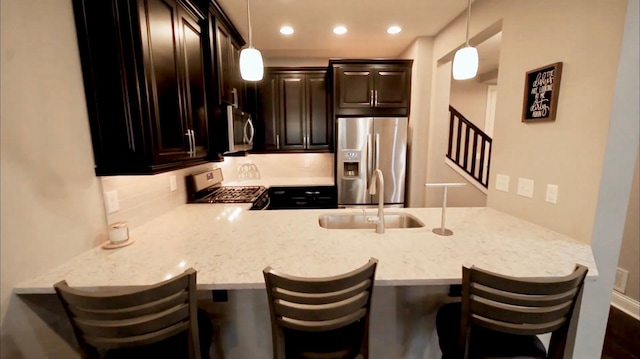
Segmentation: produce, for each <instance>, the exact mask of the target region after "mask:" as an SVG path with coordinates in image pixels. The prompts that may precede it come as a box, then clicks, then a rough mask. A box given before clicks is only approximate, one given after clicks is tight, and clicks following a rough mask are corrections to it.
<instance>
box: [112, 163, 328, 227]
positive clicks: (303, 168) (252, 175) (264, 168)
mask: <svg viewBox="0 0 640 359" xmlns="http://www.w3.org/2000/svg"><path fill="white" fill-rule="evenodd" d="M215 167H219V168H221V169H222V174H223V176H224V182H223V184H224V183H225V182H235V181H242V180H244V179H258V178H261V179H268V178H288V177H297V178H299V177H329V176H330V177H333V154H332V153H299V154H298V153H296V154H260V155H248V156H244V157H225V160H224V162H212V163H208V164H202V165H198V166H194V167H189V168H185V169H181V170H177V171H172V172H166V173H161V174H157V175H153V176H109V177H101V180H102V190H103V192H104V193H106V192H110V191H116V192H117V196H118V204H119V207H120V208H119V210H118V211H116V212H113V213H108V210H107V211H106V212H107V223H113V222H118V221H126V222H128V223H129V228H130V229H135V228H136V227H138V226H140V225H142V224H144V223H146V222H148V221H150V220H152V219H154V218H156V217H158V216H160V215H162V214H164V213H166V212H168V211H170V210H172V209H174V208H176V207H179V206H181V205H183V204H185V203H186V201H187V192H186V185H185V177H186V176H187V175H189V174H193V173H198V172H202V171H205V170H208V169H212V168H215ZM171 176H176V183H177V189H176V190H175V191H171V187H170V178H171ZM106 203H107V200H106V195H105V207H106Z"/></svg>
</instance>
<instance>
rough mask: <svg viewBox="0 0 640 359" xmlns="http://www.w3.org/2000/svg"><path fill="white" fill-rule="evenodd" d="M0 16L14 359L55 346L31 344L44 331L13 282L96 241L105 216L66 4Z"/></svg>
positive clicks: (8, 7)
mask: <svg viewBox="0 0 640 359" xmlns="http://www.w3.org/2000/svg"><path fill="white" fill-rule="evenodd" d="M0 16H1V20H0V24H1V30H0V36H1V40H0V49H1V61H0V66H1V67H0V72H1V73H2V76H0V81H1V82H0V86H1V89H2V90H1V91H0V96H1V102H2V106H0V111H1V112H0V126H1V129H0V134H1V136H2V137H1V140H0V146H1V147H0V148H1V150H0V156H1V165H2V170H1V171H0V178H1V181H2V182H1V185H0V190H1V194H0V206H1V215H2V219H1V222H2V226H1V232H0V247H1V249H0V252H1V256H2V258H1V262H2V270H1V271H0V274H1V278H2V279H1V282H2V284H1V287H0V300H1V303H2V305H1V320H2V337H1V339H2V343H1V345H0V347H1V350H2V356H3V357H5V356H6V357H17V358H19V357H20V355H18V353H17V352H13V350H14V349H15V348H16V345H14V344H16V343H17V345H18V346H24V347H27V348H32V350H34V351H37V350H38V348H41V347H42V346H45V345H55V342H59V341H60V340H59V337H58V336H51V337H49V338H50V340H43V341H40V342H39V341H37V340H35V339H36V336H41V335H42V336H43V337H44V338H46V337H47V335H46V333H50V332H51V330H50V328H48V327H47V326H46V325H44V323H42V322H41V321H40V320H39V319H37V317H36V316H34V315H32V313H28V312H27V311H26V310H25V309H24V308H25V306H24V305H23V304H22V303H20V300H19V299H17V298H16V297H15V296H13V295H12V294H11V292H12V288H13V286H14V285H15V284H16V283H19V282H21V281H23V280H26V279H29V278H31V277H34V276H36V275H38V274H40V273H42V272H43V271H45V270H47V269H50V268H52V267H54V266H56V265H58V264H61V263H63V262H65V261H66V260H67V259H69V258H71V257H73V256H75V255H77V254H79V253H82V252H84V251H85V250H88V249H90V248H92V247H94V246H95V245H97V244H99V243H101V242H102V240H103V236H104V234H105V231H106V220H105V211H104V205H103V201H102V195H101V186H100V180H99V179H98V178H97V177H96V176H95V173H94V171H93V167H94V166H93V154H92V149H91V140H90V136H89V123H88V120H87V114H86V106H85V97H84V90H83V86H82V74H81V71H80V62H79V55H78V49H77V45H76V31H75V25H74V21H73V16H72V11H71V1H68V0H56V1H52V0H31V1H21V0H3V1H2V2H1V10H0ZM9 308H10V309H9ZM8 312H9V313H10V314H11V315H7V313H8ZM49 335H50V334H49ZM61 355H62V354H61Z"/></svg>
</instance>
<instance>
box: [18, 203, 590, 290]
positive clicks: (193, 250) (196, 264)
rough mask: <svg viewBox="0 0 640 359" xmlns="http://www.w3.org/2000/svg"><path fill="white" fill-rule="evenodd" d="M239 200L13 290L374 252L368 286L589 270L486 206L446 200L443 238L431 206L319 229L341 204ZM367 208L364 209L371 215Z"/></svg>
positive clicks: (341, 264) (256, 271)
mask: <svg viewBox="0 0 640 359" xmlns="http://www.w3.org/2000/svg"><path fill="white" fill-rule="evenodd" d="M247 208H248V205H227V204H225V205H204V204H187V205H183V206H181V207H178V208H177V209H175V210H173V211H171V212H169V213H166V214H164V215H162V216H160V217H158V218H156V219H155V220H153V221H150V222H149V223H147V224H144V225H142V226H141V227H139V228H137V229H135V230H134V231H132V233H131V236H132V237H135V238H136V241H135V242H134V243H133V244H131V245H129V246H126V247H122V248H118V249H111V250H106V249H102V248H100V247H98V248H94V249H92V250H90V251H87V252H85V253H82V254H81V255H79V256H77V257H75V258H73V259H71V260H69V261H68V262H66V263H64V264H63V265H61V266H59V267H57V268H54V269H52V270H50V271H48V272H47V273H45V274H43V275H41V276H39V277H37V278H34V279H32V280H29V281H26V282H23V283H21V284H19V285H18V286H17V287H16V288H15V292H16V293H18V294H30V293H53V287H52V286H53V284H54V283H56V282H58V281H59V280H62V279H65V280H67V282H68V283H69V285H71V286H73V287H79V288H85V289H98V288H104V287H128V286H139V285H148V284H153V283H156V282H158V281H162V280H164V279H168V278H170V277H171V276H174V275H177V274H179V273H181V272H182V271H184V269H186V268H189V267H193V268H194V269H196V270H197V271H198V277H197V282H198V288H199V289H202V290H207V289H241V288H264V279H263V274H262V270H263V269H264V268H265V267H267V266H272V267H273V268H274V269H277V270H279V271H282V272H285V273H289V274H292V275H297V276H304V277H318V276H330V275H336V274H340V273H344V272H347V271H350V270H353V269H355V268H357V267H359V266H361V265H363V264H365V263H366V262H367V260H368V259H369V257H375V258H377V259H378V260H379V264H378V270H377V273H376V284H377V285H441V284H455V283H460V280H461V266H462V265H472V264H473V265H476V266H479V267H482V268H484V269H487V270H491V271H495V272H499V273H503V274H506V275H513V276H523V277H548V276H561V275H566V274H568V273H570V272H571V271H572V270H573V268H574V265H575V264H576V263H581V264H584V265H586V266H588V267H589V273H588V277H587V280H594V279H595V278H596V277H597V275H598V273H597V270H596V266H595V261H594V258H593V254H592V251H591V247H590V246H589V245H587V244H584V243H581V242H578V241H576V240H573V239H571V238H569V237H567V236H565V235H562V234H558V233H556V232H553V231H551V230H548V229H545V228H543V227H540V226H538V225H535V224H532V223H530V222H527V221H524V220H521V219H518V218H516V217H513V216H511V215H508V214H505V213H502V212H499V211H496V210H494V209H491V208H484V207H478V208H448V209H447V228H449V229H452V230H453V232H454V234H453V235H452V236H449V237H443V236H438V235H436V234H434V233H432V232H431V229H432V228H434V227H439V226H440V214H441V209H440V208H402V209H388V210H387V211H386V213H387V214H388V213H392V212H408V213H411V214H413V215H414V216H416V217H417V218H418V219H420V220H421V221H422V222H424V224H425V227H423V228H411V229H387V230H386V232H385V233H384V234H376V233H375V231H374V230H369V229H363V230H359V229H358V230H353V229H351V230H335V229H332V230H328V229H324V228H321V227H320V226H319V225H318V215H320V214H325V213H330V212H340V213H349V212H353V213H358V214H361V211H354V210H350V209H333V210H289V211H247V210H246V209H247ZM374 212H375V211H374V210H369V213H371V214H373V213H374Z"/></svg>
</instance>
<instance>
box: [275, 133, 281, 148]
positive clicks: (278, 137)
mask: <svg viewBox="0 0 640 359" xmlns="http://www.w3.org/2000/svg"><path fill="white" fill-rule="evenodd" d="M279 149H280V135H276V150H279Z"/></svg>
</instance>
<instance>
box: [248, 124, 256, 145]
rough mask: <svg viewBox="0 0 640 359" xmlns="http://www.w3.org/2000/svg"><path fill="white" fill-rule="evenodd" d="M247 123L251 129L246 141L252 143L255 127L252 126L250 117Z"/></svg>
mask: <svg viewBox="0 0 640 359" xmlns="http://www.w3.org/2000/svg"><path fill="white" fill-rule="evenodd" d="M247 123H248V124H249V129H250V130H251V136H249V141H248V143H249V144H250V145H252V144H253V136H254V135H255V134H256V129H255V127H253V121H251V119H250V118H249V119H247Z"/></svg>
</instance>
